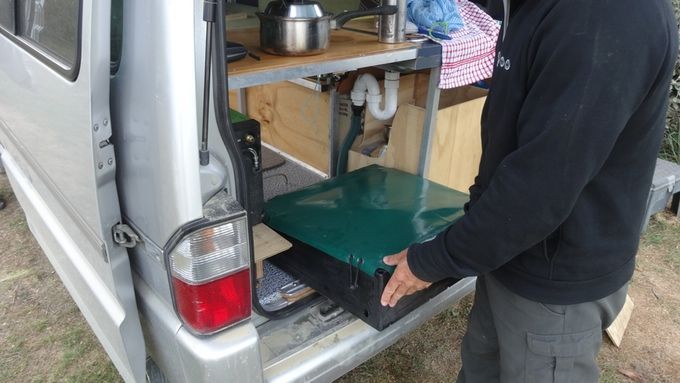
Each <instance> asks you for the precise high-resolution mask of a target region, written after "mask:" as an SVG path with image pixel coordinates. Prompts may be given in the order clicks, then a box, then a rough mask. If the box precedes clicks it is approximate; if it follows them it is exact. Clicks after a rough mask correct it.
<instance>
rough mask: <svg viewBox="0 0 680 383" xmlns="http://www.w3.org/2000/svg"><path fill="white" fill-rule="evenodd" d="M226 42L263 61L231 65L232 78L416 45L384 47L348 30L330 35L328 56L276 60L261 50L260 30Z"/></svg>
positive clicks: (230, 33)
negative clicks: (244, 47) (241, 45)
mask: <svg viewBox="0 0 680 383" xmlns="http://www.w3.org/2000/svg"><path fill="white" fill-rule="evenodd" d="M227 40H229V41H234V42H238V43H241V44H243V45H245V46H246V48H247V49H248V51H249V52H251V53H254V54H256V55H257V56H259V57H260V60H259V61H258V60H256V59H254V58H252V57H249V56H248V57H246V58H244V59H242V60H239V61H236V62H233V63H229V65H228V69H227V72H228V73H229V76H238V75H240V74H255V73H263V74H264V73H266V72H268V71H271V70H275V69H285V68H295V67H303V66H308V65H314V64H319V63H322V62H328V61H335V60H343V59H351V58H356V57H364V56H371V55H374V54H379V53H384V52H391V51H398V50H401V49H410V48H412V47H413V46H414V45H413V43H403V44H382V43H379V42H378V37H377V36H375V35H371V34H366V33H359V32H354V31H348V30H342V29H341V30H337V31H336V30H334V31H331V41H330V48H329V49H328V51H326V52H325V53H322V54H320V55H314V56H303V57H291V56H276V55H270V54H268V53H265V52H264V51H262V49H260V30H259V29H257V28H249V29H239V30H233V31H228V32H227Z"/></svg>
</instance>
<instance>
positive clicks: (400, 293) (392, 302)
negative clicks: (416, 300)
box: [389, 285, 413, 307]
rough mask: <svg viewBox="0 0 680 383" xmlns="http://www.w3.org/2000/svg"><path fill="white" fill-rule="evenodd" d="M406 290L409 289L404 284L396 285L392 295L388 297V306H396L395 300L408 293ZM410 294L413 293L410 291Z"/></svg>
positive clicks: (397, 300)
mask: <svg viewBox="0 0 680 383" xmlns="http://www.w3.org/2000/svg"><path fill="white" fill-rule="evenodd" d="M408 291H409V289H408V288H407V287H406V286H404V285H399V287H397V291H395V292H394V294H392V297H391V298H390V303H389V305H390V307H394V306H396V305H397V302H399V300H400V299H401V298H402V297H403V296H404V295H409V293H408ZM410 294H413V293H410Z"/></svg>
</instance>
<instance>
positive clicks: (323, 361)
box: [135, 274, 475, 383]
mask: <svg viewBox="0 0 680 383" xmlns="http://www.w3.org/2000/svg"><path fill="white" fill-rule="evenodd" d="M474 284H475V279H474V278H466V279H463V280H461V281H459V282H458V283H456V284H454V285H453V286H451V287H449V288H448V289H446V290H445V291H444V292H442V293H441V294H439V295H437V296H436V297H434V298H433V299H431V300H430V301H428V302H427V303H425V304H423V305H422V306H420V307H419V308H418V309H416V310H414V311H413V312H411V313H410V314H408V315H406V316H405V317H403V318H402V319H400V320H399V321H397V322H396V323H394V324H393V325H391V326H389V327H388V328H386V329H384V330H382V331H377V330H375V329H374V328H372V327H371V326H369V325H367V324H366V323H364V322H362V321H361V320H359V319H357V318H356V317H352V316H350V317H351V319H350V320H348V321H346V322H343V325H342V326H339V327H338V328H336V329H334V330H333V331H329V332H326V333H324V334H323V335H322V336H320V337H317V338H314V339H310V341H309V342H306V343H304V344H303V345H302V346H300V347H299V348H297V349H295V350H294V351H291V352H290V353H286V354H285V355H282V356H281V357H277V358H274V359H272V360H270V361H269V362H267V363H266V365H265V366H264V367H263V363H262V359H263V358H262V356H261V350H262V349H263V347H264V348H266V346H265V344H266V343H267V340H268V339H267V338H266V337H267V336H274V337H276V336H277V334H275V333H270V334H258V331H257V330H256V328H255V326H254V325H253V323H252V321H247V322H245V323H243V324H241V325H238V326H235V327H233V328H231V329H229V330H226V331H223V332H220V333H218V334H215V335H211V336H207V337H197V336H195V335H193V334H191V333H190V332H189V331H187V330H186V329H185V328H184V327H183V326H182V323H181V322H180V321H179V320H178V318H177V316H176V314H175V312H174V311H172V309H171V308H170V307H169V306H168V305H167V304H166V302H164V301H163V300H161V299H160V297H159V296H158V295H156V294H155V293H154V292H153V291H152V289H151V288H150V287H149V286H148V285H147V284H146V283H145V282H144V281H142V280H141V278H139V276H138V275H136V274H135V289H136V292H137V302H138V306H139V310H140V314H141V318H142V328H143V329H144V335H145V341H146V345H147V348H148V351H149V353H150V354H151V356H152V357H153V358H154V361H155V362H156V363H157V364H158V366H159V367H160V368H161V370H162V371H163V373H164V374H165V375H166V377H167V378H168V379H169V380H170V381H173V382H175V381H176V382H196V383H200V382H263V381H265V382H272V383H283V382H302V381H305V382H331V381H333V380H335V379H337V378H339V377H341V376H342V375H344V374H346V373H347V372H349V371H351V370H352V369H353V368H355V367H357V366H358V365H360V364H361V363H363V362H365V361H367V360H368V359H370V358H371V357H372V356H374V355H376V354H377V353H379V352H380V351H382V350H384V349H385V348H387V347H389V346H390V345H392V344H393V343H395V342H396V341H397V340H399V339H400V338H401V337H403V336H404V335H406V334H408V333H409V332H410V331H412V330H414V329H416V328H417V327H418V326H420V325H422V324H423V323H425V322H426V321H427V320H429V319H430V318H432V317H433V316H434V315H437V314H438V313H440V312H442V311H444V310H445V309H447V308H448V307H451V306H452V305H453V304H455V303H456V302H458V301H459V300H460V299H462V298H463V297H465V296H466V295H467V294H469V293H470V292H472V291H473V290H474ZM299 315H300V316H301V317H302V316H305V315H306V314H305V313H304V312H301V313H299ZM285 321H286V322H290V323H294V322H296V318H295V317H291V318H287V319H286V320H285ZM298 323H299V322H298ZM275 325H276V326H275V327H278V330H277V331H279V332H283V333H285V334H286V336H295V328H294V327H295V326H290V327H288V326H286V325H284V324H283V323H280V324H275ZM262 337H265V338H262ZM265 354H266V353H265Z"/></svg>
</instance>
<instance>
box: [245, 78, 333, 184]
mask: <svg viewBox="0 0 680 383" xmlns="http://www.w3.org/2000/svg"><path fill="white" fill-rule="evenodd" d="M329 98H330V96H329V94H328V92H316V91H313V90H311V89H307V88H305V87H302V86H300V85H296V84H293V83H290V82H279V83H274V84H268V85H260V86H254V87H251V88H248V89H246V103H247V105H248V113H247V114H248V116H249V117H250V118H253V119H255V120H257V121H259V122H260V127H261V128H262V139H263V141H264V142H266V143H268V144H270V145H272V146H275V147H276V148H278V149H280V150H281V151H283V152H286V153H288V154H290V155H291V156H293V157H295V158H297V159H299V160H301V161H303V162H305V163H307V164H309V165H311V166H313V167H315V168H316V169H319V170H321V171H323V172H327V171H328V159H329V148H328V141H329V139H328V135H329V129H328V123H329V121H330V106H329Z"/></svg>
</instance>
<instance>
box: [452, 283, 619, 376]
mask: <svg viewBox="0 0 680 383" xmlns="http://www.w3.org/2000/svg"><path fill="white" fill-rule="evenodd" d="M476 289H477V290H476V292H475V302H474V306H473V307H472V311H471V312H470V317H469V319H468V329H467V333H466V334H465V337H464V338H463V344H462V347H461V359H462V362H463V366H462V368H461V370H460V373H459V374H458V380H457V383H488V382H504V383H520V382H521V383H543V382H555V383H568V382H572V383H582V382H583V383H589V382H597V381H598V377H599V368H598V367H597V354H598V352H599V351H600V346H601V345H602V330H603V329H605V328H607V327H608V326H609V325H610V324H611V322H612V321H613V320H614V319H615V318H616V316H617V315H618V313H619V312H620V311H621V308H622V307H623V304H624V303H625V299H626V292H627V291H628V285H625V286H624V287H622V288H621V289H619V290H618V291H617V292H615V293H614V294H612V295H610V296H608V297H605V298H603V299H600V300H598V301H595V302H587V303H581V304H575V305H566V306H560V305H548V304H542V303H538V302H533V301H530V300H528V299H525V298H522V297H521V296H519V295H517V294H514V293H512V292H510V291H509V290H508V289H507V288H505V286H503V285H502V284H501V283H500V282H498V281H497V280H496V279H494V278H493V277H491V276H488V275H487V276H482V277H478V279H477V287H476Z"/></svg>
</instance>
